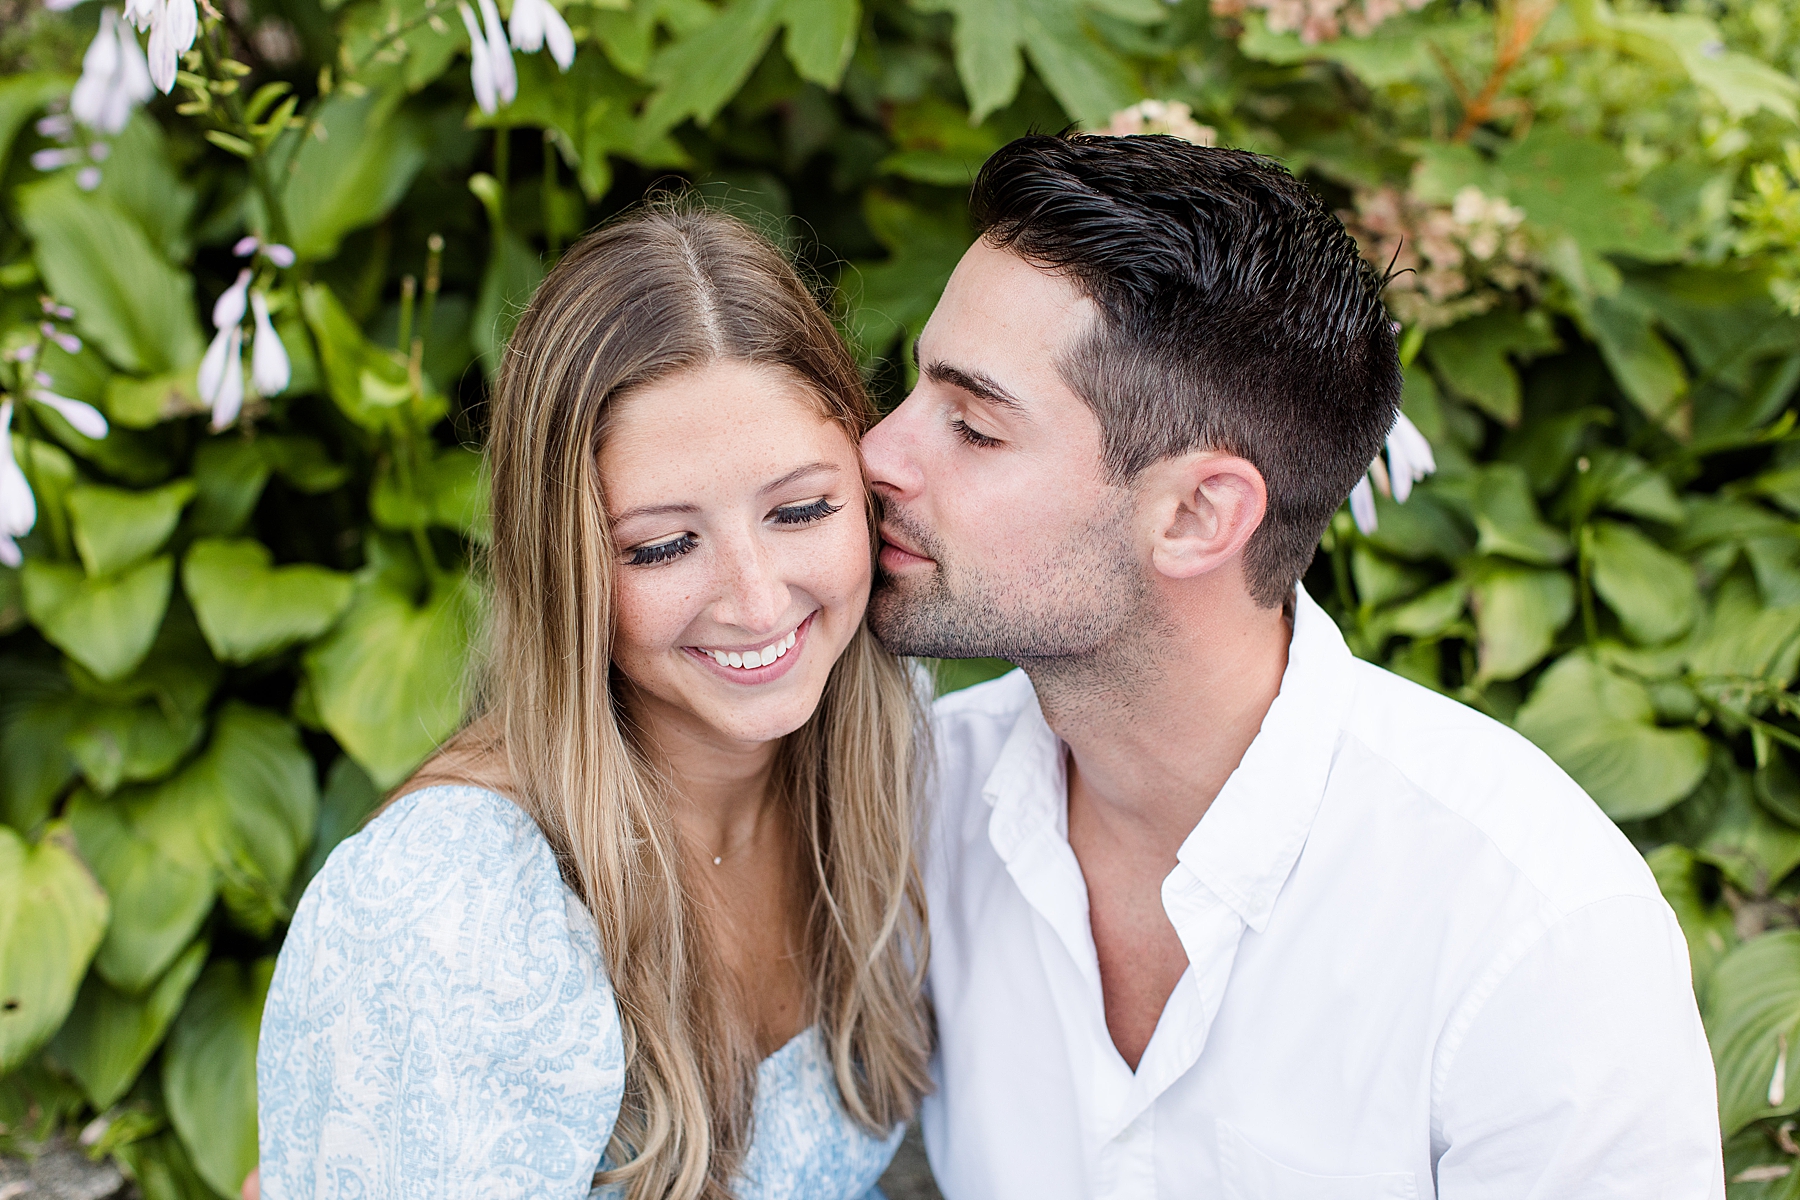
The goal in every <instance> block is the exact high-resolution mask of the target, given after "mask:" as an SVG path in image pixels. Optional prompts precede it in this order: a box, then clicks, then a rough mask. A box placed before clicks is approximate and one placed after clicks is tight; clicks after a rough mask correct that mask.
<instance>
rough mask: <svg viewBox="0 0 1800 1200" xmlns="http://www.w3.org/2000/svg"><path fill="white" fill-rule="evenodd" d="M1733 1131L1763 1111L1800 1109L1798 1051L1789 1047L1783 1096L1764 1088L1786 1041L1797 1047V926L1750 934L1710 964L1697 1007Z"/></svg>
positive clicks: (1728, 1131) (1725, 1123)
mask: <svg viewBox="0 0 1800 1200" xmlns="http://www.w3.org/2000/svg"><path fill="white" fill-rule="evenodd" d="M1701 1015H1702V1017H1704V1018H1705V1022H1706V1040H1707V1041H1708V1042H1709V1043H1711V1045H1712V1051H1713V1065H1714V1068H1715V1069H1716V1071H1717V1073H1718V1079H1719V1124H1720V1126H1721V1127H1722V1128H1723V1129H1724V1131H1725V1136H1727V1137H1730V1136H1731V1135H1732V1134H1734V1133H1736V1132H1737V1131H1738V1130H1740V1129H1742V1128H1743V1127H1744V1126H1746V1125H1748V1124H1749V1123H1750V1122H1751V1121H1754V1120H1756V1119H1758V1118H1760V1117H1765V1116H1780V1115H1784V1114H1786V1113H1790V1112H1794V1111H1796V1110H1800V1053H1790V1054H1788V1055H1786V1058H1787V1071H1786V1073H1785V1075H1784V1077H1783V1079H1782V1086H1781V1091H1782V1092H1783V1093H1785V1095H1784V1096H1783V1100H1782V1103H1780V1104H1771V1103H1770V1102H1769V1093H1770V1091H1771V1086H1770V1085H1771V1084H1772V1083H1773V1082H1774V1075H1775V1065H1776V1062H1777V1061H1778V1060H1779V1059H1780V1058H1781V1057H1782V1049H1783V1046H1784V1045H1786V1046H1792V1047H1796V1048H1800V930H1794V929H1785V930H1782V931H1780V932H1778V933H1767V934H1764V935H1762V936H1761V937H1757V938H1752V939H1750V940H1749V941H1747V942H1745V943H1744V944H1743V945H1741V946H1739V947H1737V948H1736V949H1735V950H1733V951H1731V953H1729V954H1727V955H1726V956H1725V957H1724V959H1723V960H1721V961H1720V963H1719V965H1718V966H1717V967H1715V968H1714V969H1713V975H1712V983H1711V985H1710V986H1709V987H1708V988H1707V1005H1706V1007H1705V1009H1703V1010H1702V1013H1701Z"/></svg>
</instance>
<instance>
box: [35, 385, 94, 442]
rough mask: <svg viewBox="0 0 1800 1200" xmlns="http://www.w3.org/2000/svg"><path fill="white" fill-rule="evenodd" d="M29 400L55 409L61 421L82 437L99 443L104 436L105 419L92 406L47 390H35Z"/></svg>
mask: <svg viewBox="0 0 1800 1200" xmlns="http://www.w3.org/2000/svg"><path fill="white" fill-rule="evenodd" d="M31 398H32V399H33V400H36V401H37V402H38V403H39V404H43V405H46V406H48V407H50V408H53V409H55V410H56V411H57V412H58V413H60V414H61V415H62V419H63V420H65V421H67V422H68V423H69V425H70V426H71V427H72V428H73V429H74V430H75V432H76V433H79V434H80V435H81V436H82V437H86V438H93V439H94V440H95V441H99V440H100V439H101V438H103V437H105V436H106V429H107V425H106V418H105V417H103V416H101V415H100V410H99V409H97V408H95V407H94V406H93V405H91V404H88V403H85V402H83V401H80V400H71V399H69V398H68V397H67V396H59V395H57V394H56V393H55V392H53V391H50V390H49V389H48V388H36V389H34V390H33V391H32V393H31Z"/></svg>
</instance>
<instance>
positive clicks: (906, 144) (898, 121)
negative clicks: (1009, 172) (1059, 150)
mask: <svg viewBox="0 0 1800 1200" xmlns="http://www.w3.org/2000/svg"><path fill="white" fill-rule="evenodd" d="M888 132H889V135H890V136H891V137H892V138H893V140H894V145H895V146H896V147H898V149H896V150H895V151H894V152H893V153H892V154H890V155H888V156H887V157H886V158H884V159H882V160H881V162H880V163H879V164H877V166H878V169H879V170H881V171H883V172H884V173H887V174H891V175H899V176H901V177H902V178H905V179H912V180H916V181H918V182H920V183H933V184H937V185H939V186H941V187H968V186H969V184H970V183H972V182H973V181H974V179H975V173H976V172H977V171H979V170H980V169H981V164H982V163H983V162H985V161H986V160H987V157H988V156H989V155H990V154H992V153H993V152H994V151H996V150H998V149H999V148H1000V145H1001V138H1000V135H999V134H998V133H997V132H996V131H995V130H994V129H993V128H992V127H991V126H988V125H971V124H969V114H968V113H967V112H966V111H964V110H963V109H962V108H961V107H960V106H958V105H955V104H950V103H947V102H946V101H943V100H939V99H937V98H936V97H933V96H926V97H924V98H923V99H921V100H920V101H919V102H918V103H917V104H908V105H905V106H904V107H900V108H896V109H895V110H894V114H893V117H892V118H891V120H890V122H889V129H888Z"/></svg>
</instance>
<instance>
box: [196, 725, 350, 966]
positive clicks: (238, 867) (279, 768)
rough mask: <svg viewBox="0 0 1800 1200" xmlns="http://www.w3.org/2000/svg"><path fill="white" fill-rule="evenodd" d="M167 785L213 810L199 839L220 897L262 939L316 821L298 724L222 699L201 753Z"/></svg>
mask: <svg viewBox="0 0 1800 1200" xmlns="http://www.w3.org/2000/svg"><path fill="white" fill-rule="evenodd" d="M174 783H175V785H177V786H178V788H179V789H180V791H181V794H182V800H183V803H184V804H185V805H187V806H188V807H189V808H191V809H196V810H198V809H201V808H203V807H205V806H209V805H210V806H212V808H213V809H214V810H215V811H217V812H218V813H219V814H220V816H219V817H218V818H217V819H216V820H212V821H210V822H209V823H208V824H207V825H206V826H205V828H203V830H202V840H203V842H204V844H205V846H206V848H207V850H208V852H209V853H210V854H211V856H212V859H213V862H214V863H215V864H216V866H217V867H218V869H219V873H220V877H221V888H220V894H221V898H222V899H223V900H224V901H225V905H226V908H227V909H229V910H230V911H231V914H232V916H233V917H234V918H235V919H236V920H237V922H238V923H239V924H240V925H242V926H244V927H245V928H247V929H249V930H250V932H252V933H254V934H256V935H258V936H264V937H266V936H267V935H268V933H269V931H270V930H271V929H273V928H274V925H275V922H277V921H280V920H285V919H286V918H287V916H288V908H287V893H288V888H289V885H290V884H291V883H292V882H293V878H294V870H295V868H296V867H298V866H299V864H300V859H301V856H302V855H304V854H305V853H306V850H307V847H308V846H309V845H310V844H311V843H312V835H313V829H314V828H315V827H316V826H317V824H318V820H319V785H318V779H317V776H316V775H315V773H314V768H313V761H312V756H311V755H310V754H308V753H307V752H306V748H305V747H304V746H302V745H301V744H300V733H299V730H297V729H295V728H294V727H293V726H292V725H290V724H289V723H288V722H287V721H285V720H283V719H281V718H280V717H278V716H276V715H275V714H274V713H271V712H269V711H267V710H266V709H260V708H251V707H250V706H248V705H245V704H239V703H236V702H233V703H231V704H228V705H226V706H225V707H224V708H223V709H222V710H220V712H219V716H218V719H217V720H216V721H215V723H214V727H213V739H212V742H211V743H210V744H209V745H208V746H207V747H206V751H205V753H203V754H202V755H201V756H200V757H199V758H198V759H196V760H195V762H194V764H193V765H192V766H191V767H189V768H188V769H187V770H185V771H183V772H182V773H181V774H180V775H178V776H176V778H175V780H174Z"/></svg>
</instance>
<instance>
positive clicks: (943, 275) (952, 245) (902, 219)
mask: <svg viewBox="0 0 1800 1200" xmlns="http://www.w3.org/2000/svg"><path fill="white" fill-rule="evenodd" d="M863 217H864V219H865V220H866V221H867V222H868V223H869V228H870V229H871V230H872V231H873V232H874V234H875V237H876V238H877V239H878V240H879V241H880V242H881V244H882V245H883V246H885V247H887V249H888V251H889V258H888V260H887V261H886V262H883V263H875V264H860V265H857V266H854V267H850V268H848V269H847V270H846V272H845V274H844V275H843V276H842V277H841V279H840V281H839V286H840V287H841V288H843V289H844V291H845V293H846V294H847V295H848V296H849V297H850V300H851V316H850V325H851V330H852V334H853V337H854V339H855V343H856V346H857V348H858V350H859V352H860V353H861V354H862V356H863V359H864V361H865V362H867V361H870V360H873V359H875V358H879V357H882V356H884V355H886V354H887V353H888V352H889V351H890V350H892V348H893V345H894V341H895V339H896V338H897V337H904V338H905V340H906V341H908V342H911V341H912V340H913V339H915V338H917V337H918V336H919V332H920V331H921V330H922V329H924V328H925V322H926V321H928V320H930V319H931V311H932V309H933V307H935V306H936V304H937V297H938V295H939V294H940V293H941V292H942V291H943V290H944V285H945V284H946V283H948V282H949V280H950V273H951V272H952V271H954V270H955V269H956V264H957V263H958V262H959V261H961V259H962V256H963V251H965V250H967V249H968V248H969V243H970V242H972V241H973V240H974V233H973V231H972V230H970V229H969V226H968V222H967V220H966V219H965V218H964V217H963V215H962V211H961V209H960V208H958V209H957V210H955V211H954V212H952V213H950V214H946V215H939V214H936V213H932V212H929V211H927V210H924V209H920V208H917V207H914V206H913V205H911V204H909V203H907V202H906V201H904V200H898V199H895V198H893V197H891V196H888V195H886V194H885V193H882V192H879V191H876V190H874V189H870V191H869V192H868V193H867V194H866V196H865V197H864V199H863Z"/></svg>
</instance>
